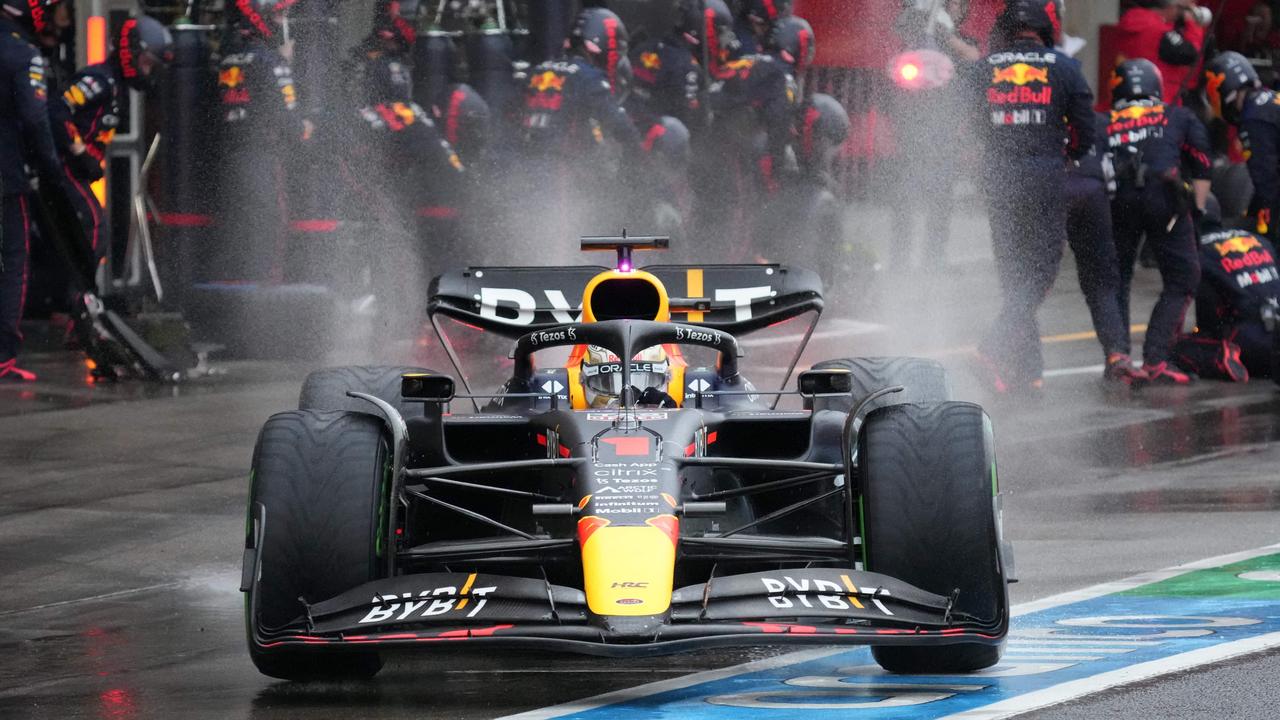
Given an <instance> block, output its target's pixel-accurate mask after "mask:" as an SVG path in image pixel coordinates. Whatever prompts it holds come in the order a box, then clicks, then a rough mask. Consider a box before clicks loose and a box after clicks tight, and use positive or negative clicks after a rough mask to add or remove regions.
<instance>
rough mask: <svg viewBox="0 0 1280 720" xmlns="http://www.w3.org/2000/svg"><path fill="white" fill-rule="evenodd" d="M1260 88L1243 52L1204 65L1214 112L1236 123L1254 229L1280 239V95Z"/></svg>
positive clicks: (1206, 93)
mask: <svg viewBox="0 0 1280 720" xmlns="http://www.w3.org/2000/svg"><path fill="white" fill-rule="evenodd" d="M1261 87H1262V84H1261V82H1260V81H1259V80H1258V73H1257V71H1256V70H1254V69H1253V65H1252V64H1251V63H1250V62H1249V60H1248V59H1247V58H1245V57H1244V56H1243V55H1241V54H1240V53H1236V52H1224V53H1220V54H1219V55H1217V56H1216V57H1215V58H1214V59H1213V61H1211V62H1210V63H1209V64H1208V65H1207V66H1206V67H1205V79H1204V94H1205V99H1206V100H1207V101H1208V103H1209V107H1210V108H1211V109H1212V110H1213V114H1214V115H1215V116H1216V117H1218V118H1219V119H1221V120H1223V121H1224V122H1226V123H1228V124H1230V125H1233V126H1235V127H1236V129H1237V130H1238V131H1239V133H1240V142H1241V144H1242V145H1243V146H1244V154H1245V158H1246V159H1247V161H1248V167H1249V178H1250V179H1251V180H1252V181H1253V199H1252V200H1251V201H1250V203H1249V214H1250V216H1251V217H1253V218H1255V223H1256V224H1255V230H1257V232H1258V234H1259V235H1264V236H1266V237H1267V238H1268V239H1270V240H1271V241H1272V242H1273V243H1274V242H1276V240H1277V239H1278V238H1280V230H1277V229H1276V225H1277V221H1280V216H1277V212H1280V96H1278V95H1277V94H1276V92H1275V91H1274V90H1263V89H1261Z"/></svg>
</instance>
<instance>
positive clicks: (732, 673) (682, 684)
mask: <svg viewBox="0 0 1280 720" xmlns="http://www.w3.org/2000/svg"><path fill="white" fill-rule="evenodd" d="M1276 552H1280V543H1277V544H1275V545H1267V546H1265V547H1260V548H1254V549H1252V550H1242V551H1240V552H1234V553H1228V554H1226V555H1219V556H1217V557H1211V558H1205V559H1203V560H1196V561H1195V562H1189V563H1185V564H1183V565H1176V566H1174V567H1171V568H1167V569H1164V570H1156V571H1153V572H1146V573H1142V574H1140V575H1134V576H1133V577H1129V578H1125V579H1123V580H1116V581H1113V582H1106V583H1100V584H1098V585H1093V586H1090V587H1087V588H1081V589H1080V590H1071V591H1069V592H1064V593H1059V594H1057V595H1051V596H1049V597H1045V598H1041V599H1039V600H1033V601H1031V602H1025V603H1021V604H1019V605H1017V606H1015V607H1013V608H1012V609H1011V614H1013V615H1015V616H1018V615H1026V614H1028V613H1033V612H1038V611H1040V610H1048V609H1050V608H1055V607H1060V606H1062V605H1069V604H1071V603H1075V602H1081V601H1084V600H1092V599H1094V598H1097V597H1102V596H1104V595H1112V594H1115V593H1118V592H1123V591H1125V590H1131V589H1133V588H1136V587H1141V586H1143V585H1151V584H1153V583H1157V582H1160V581H1161V580H1168V579H1169V578H1172V577H1177V576H1179V575H1185V574H1187V573H1189V572H1194V571H1196V570H1206V569H1209V568H1214V567H1219V566H1221V565H1230V564H1232V563H1238V562H1243V561H1245V560H1252V559H1253V558H1256V557H1262V556H1263V555H1272V554H1274V553H1276ZM1277 635H1280V634H1277ZM1259 637H1270V636H1269V635H1262V636H1259ZM1253 639H1255V640H1256V639H1257V638H1253ZM1237 642H1246V641H1244V640H1241V641H1237ZM1227 644H1228V645H1236V644H1237V643H1227ZM1217 647H1219V648H1220V647H1223V646H1217ZM1268 647H1269V646H1268ZM852 649H853V648H852V647H849V646H842V647H838V648H823V649H819V650H805V651H801V652H795V653H786V654H783V655H776V656H774V657H771V658H765V659H763V660H755V661H753V662H749V663H744V664H742V665H731V666H729V667H725V668H720V669H718V670H704V671H702V672H698V673H694V674H692V675H686V676H685V677H680V678H671V679H669V680H659V681H658V682H653V683H646V684H644V685H637V686H636V687H633V688H626V689H624V690H615V691H613V692H609V693H604V694H603V695H596V696H594V697H589V698H583V699H582V700H574V701H572V702H568V703H563V704H560V705H552V706H551V707H545V708H538V709H537V710H530V711H528V712H523V713H519V714H516V715H506V716H503V717H501V718H498V719H497V720H549V718H557V717H561V716H563V715H569V714H572V713H580V712H586V711H588V710H594V709H596V708H600V707H604V706H606V705H613V704H616V703H620V702H626V701H628V700H638V699H640V698H645V697H649V696H650V695H656V694H658V693H662V692H666V691H668V690H681V689H683V688H687V687H691V686H693V685H698V684H700V683H704V682H711V681H714V680H724V679H726V678H731V677H736V676H738V675H745V674H747V673H753V672H757V671H759V670H768V669H772V668H777V667H786V666H787V665H796V664H799V663H804V662H809V661H811V660H820V659H822V658H824V657H830V656H832V655H838V654H840V653H843V652H848V651H849V650H852ZM1081 649H1082V650H1084V648H1081ZM1207 649H1210V650H1212V649H1216V648H1207ZM1259 649H1261V648H1259ZM1092 651H1093V649H1092V648H1089V649H1088V650H1086V652H1092ZM1193 652H1196V653H1199V652H1201V651H1199V650H1197V651H1193ZM1243 652H1253V650H1245V651H1243ZM1184 654H1188V653H1184ZM1174 657H1181V656H1174ZM1228 657H1234V655H1230V656H1228ZM1022 659H1025V660H1031V659H1034V658H1032V657H1026V658H1022ZM1053 659H1055V660H1063V659H1065V658H1062V657H1054V658H1053ZM1090 659H1096V658H1090ZM1171 659H1173V658H1166V660H1171ZM1220 659H1226V658H1220ZM1156 662H1164V661H1156ZM1204 662H1213V660H1206V661H1204ZM1150 664H1151V663H1144V664H1143V665H1136V666H1134V667H1132V668H1128V669H1127V670H1123V671H1115V672H1129V671H1133V670H1136V669H1137V668H1140V667H1145V666H1146V665H1150ZM1166 672H1172V671H1166ZM1110 674H1112V673H1106V675H1110ZM1098 677H1103V675H1100V676H1098ZM1141 679H1143V678H1141V677H1138V678H1134V680H1141ZM1127 682H1133V680H1124V681H1122V682H1117V683H1116V685H1120V684H1124V683H1127ZM1058 687H1061V686H1058ZM1108 687H1115V685H1111V686H1108ZM1052 689H1053V688H1049V690H1052ZM1098 689H1099V690H1101V689H1104V688H1101V687H1100V688H1098ZM1049 690H1043V691H1040V692H1048V691H1049ZM1034 694H1038V693H1034ZM1055 702H1062V701H1061V700H1057V701H1055Z"/></svg>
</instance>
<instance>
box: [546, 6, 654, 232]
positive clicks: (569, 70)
mask: <svg viewBox="0 0 1280 720" xmlns="http://www.w3.org/2000/svg"><path fill="white" fill-rule="evenodd" d="M565 46H566V53H565V54H564V55H563V56H562V57H560V58H559V59H556V60H549V61H547V62H544V63H542V64H540V65H538V66H536V67H534V68H532V69H531V70H530V71H529V76H528V81H527V84H526V87H525V96H524V108H523V112H522V118H521V126H522V128H521V130H522V135H523V139H524V149H525V151H526V152H527V153H528V155H529V157H530V160H531V161H532V164H533V173H534V178H533V180H534V181H535V182H536V183H537V188H536V191H535V192H534V193H533V195H536V196H537V198H534V197H532V196H531V197H530V198H528V200H529V201H530V202H534V203H536V204H537V205H538V208H534V210H535V211H536V209H543V210H545V209H548V208H550V207H553V206H554V207H555V213H556V215H557V217H542V218H540V219H541V220H543V221H550V222H562V221H564V217H563V213H564V209H565V208H566V207H578V208H581V209H582V211H583V212H584V213H585V214H586V216H587V217H585V218H583V219H581V221H580V224H579V225H578V227H577V229H579V230H583V231H585V230H586V228H587V227H590V226H596V227H603V226H604V225H603V224H602V223H608V224H610V225H611V224H615V223H616V222H617V221H622V218H621V217H619V211H620V210H621V208H624V207H629V206H631V205H632V204H633V203H634V201H635V198H634V197H632V193H631V192H630V191H629V190H628V187H627V185H626V184H625V181H624V179H623V177H622V176H623V175H624V174H625V173H626V172H628V171H629V170H633V169H634V168H635V167H636V166H637V164H638V162H639V157H640V152H641V142H642V141H641V137H640V134H639V132H638V131H637V130H636V127H635V125H634V124H632V122H631V119H630V118H629V117H628V116H627V113H626V111H625V110H623V108H622V105H621V103H620V95H619V93H620V91H621V88H622V76H621V74H620V72H619V69H620V67H621V66H622V65H623V61H624V60H625V59H626V57H627V50H628V36H627V28H626V26H625V25H624V24H623V23H622V20H621V19H620V18H619V17H618V16H617V15H615V14H614V13H612V12H610V11H609V10H606V9H604V8H598V7H597V8H587V9H585V10H583V11H582V12H581V13H579V14H578V17H577V20H576V21H575V22H574V26H573V30H572V31H571V32H570V35H569V38H568V39H567V40H566V41H565ZM619 152H620V157H619V156H618V153H619ZM555 195H559V196H560V199H559V200H554V201H550V202H548V199H547V198H548V196H555ZM615 204H616V205H617V207H614V205H615ZM621 214H622V215H625V214H626V213H625V212H622V213H621ZM563 231H565V228H559V229H558V230H557V232H563Z"/></svg>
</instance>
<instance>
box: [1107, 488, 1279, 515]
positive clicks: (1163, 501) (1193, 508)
mask: <svg viewBox="0 0 1280 720" xmlns="http://www.w3.org/2000/svg"><path fill="white" fill-rule="evenodd" d="M1090 507H1091V509H1092V510H1093V511H1094V512H1098V513H1186V512H1195V513H1209V512H1262V511H1268V510H1280V488H1275V487H1243V488H1225V489H1213V488H1161V489H1158V490H1140V491H1135V492H1126V493H1109V494H1107V495H1099V496H1097V497H1095V498H1094V499H1093V502H1092V503H1091V505H1090Z"/></svg>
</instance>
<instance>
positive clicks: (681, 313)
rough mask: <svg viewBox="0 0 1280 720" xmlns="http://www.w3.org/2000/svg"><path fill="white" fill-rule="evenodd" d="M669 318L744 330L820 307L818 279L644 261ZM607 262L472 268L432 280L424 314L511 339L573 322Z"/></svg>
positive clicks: (781, 270) (768, 270) (758, 269)
mask: <svg viewBox="0 0 1280 720" xmlns="http://www.w3.org/2000/svg"><path fill="white" fill-rule="evenodd" d="M640 269H641V270H644V271H646V272H649V273H652V274H654V275H656V276H657V277H658V279H659V280H661V281H662V284H663V285H664V286H665V287H666V289H667V292H668V294H670V296H671V297H670V303H671V312H672V314H673V316H674V317H673V318H672V319H673V320H675V321H677V322H686V323H689V324H692V325H702V326H705V327H709V328H715V329H717V330H721V331H723V332H726V333H729V334H730V335H735V336H737V335H745V334H748V333H751V332H755V331H757V330H760V329H762V328H765V327H768V326H770V325H773V324H774V323H778V322H782V321H783V320H789V319H791V318H793V317H797V316H799V315H802V314H804V313H806V312H810V311H818V312H821V310H822V307H823V301H822V281H821V280H820V279H819V278H818V275H817V274H816V273H814V272H811V271H809V270H804V269H801V268H795V267H789V266H786V265H649V266H646V267H643V268H640ZM608 270H610V268H607V267H599V266H579V267H472V268H467V269H466V270H461V271H457V272H451V273H445V274H444V275H440V276H439V277H437V278H435V279H434V280H432V281H431V288H430V298H431V299H430V301H429V304H428V306H427V312H428V314H430V315H431V316H432V317H433V318H434V316H436V315H443V316H445V317H449V318H453V319H454V320H458V321H461V322H464V323H467V324H469V325H474V326H476V327H479V328H482V329H484V330H485V331H488V332H493V333H496V334H498V335H500V336H503V337H506V338H510V339H512V340H515V339H518V338H519V337H520V336H522V335H524V334H526V333H529V332H532V331H534V330H542V329H547V328H551V327H554V326H557V325H566V324H569V323H574V322H578V321H579V319H580V318H581V315H582V293H583V289H584V288H585V287H586V285H587V283H588V282H589V281H590V280H591V279H592V278H593V277H595V276H596V275H597V274H599V273H602V272H605V271H608Z"/></svg>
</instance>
